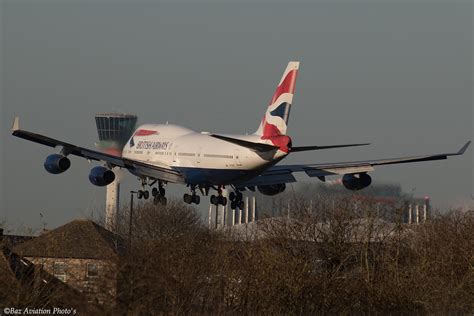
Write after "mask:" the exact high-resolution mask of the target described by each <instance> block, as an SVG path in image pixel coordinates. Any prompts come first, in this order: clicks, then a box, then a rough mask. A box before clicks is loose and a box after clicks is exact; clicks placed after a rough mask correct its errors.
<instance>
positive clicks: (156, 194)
mask: <svg viewBox="0 0 474 316" xmlns="http://www.w3.org/2000/svg"><path fill="white" fill-rule="evenodd" d="M155 182H156V180H155V181H154V182H152V183H151V184H148V182H147V180H142V190H138V192H137V195H138V199H139V200H140V199H145V200H148V198H149V197H150V192H149V191H147V190H145V186H147V185H149V186H152V185H153V184H155ZM165 194H166V191H165V188H164V183H162V182H161V181H160V182H158V188H153V189H152V190H151V195H152V196H153V204H155V205H157V204H161V205H166V203H167V202H168V200H167V199H166V197H165Z"/></svg>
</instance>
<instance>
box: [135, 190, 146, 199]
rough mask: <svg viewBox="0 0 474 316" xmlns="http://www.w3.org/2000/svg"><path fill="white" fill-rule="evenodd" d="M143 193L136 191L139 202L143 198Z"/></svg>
mask: <svg viewBox="0 0 474 316" xmlns="http://www.w3.org/2000/svg"><path fill="white" fill-rule="evenodd" d="M143 195H144V194H143V191H142V190H138V194H137V197H138V199H139V200H141V199H142V198H143Z"/></svg>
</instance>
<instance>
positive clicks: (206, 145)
mask: <svg viewBox="0 0 474 316" xmlns="http://www.w3.org/2000/svg"><path fill="white" fill-rule="evenodd" d="M298 69H299V62H296V61H292V62H290V63H288V66H287V67H286V70H285V72H284V73H283V76H282V78H281V80H280V82H279V83H278V86H277V88H276V90H275V93H274V94H273V97H272V99H271V101H270V104H269V106H268V107H267V110H266V112H265V115H264V117H263V119H262V121H261V123H260V126H259V127H258V129H257V131H256V132H255V133H253V134H250V135H221V134H214V133H208V132H195V131H193V130H191V129H189V128H186V127H182V126H178V125H172V124H145V125H141V126H140V127H138V128H137V130H136V131H135V132H134V133H133V135H132V136H131V138H130V139H129V141H128V142H127V144H126V145H125V147H124V148H123V151H122V156H114V155H110V154H107V153H103V152H100V151H96V150H91V149H87V148H83V147H79V146H76V145H73V144H70V143H66V142H63V141H61V140H57V139H53V138H50V137H47V136H43V135H40V134H36V133H32V132H29V131H26V130H22V129H20V125H19V119H18V117H16V118H15V121H14V123H13V128H12V134H13V135H14V136H17V137H20V138H24V139H26V140H30V141H33V142H36V143H40V144H42V145H46V146H50V147H53V148H54V147H59V148H60V151H59V153H55V154H52V155H49V156H48V157H47V158H46V161H45V163H44V167H45V169H46V170H47V171H48V172H49V173H52V174H59V173H62V172H64V171H66V170H67V169H69V167H70V165H71V162H70V160H69V156H70V155H75V156H79V157H83V158H86V159H88V160H95V161H99V162H102V165H99V166H96V167H94V168H92V170H91V171H90V174H89V180H90V182H91V183H92V184H94V185H97V186H106V185H109V184H110V183H112V182H113V181H114V179H115V174H114V171H113V168H116V167H119V168H125V169H127V170H128V171H130V172H131V173H132V174H134V175H136V176H138V177H139V179H140V181H141V190H139V191H138V197H139V198H144V199H148V198H149V196H150V193H149V191H148V190H147V187H150V188H151V195H152V196H153V197H154V202H155V204H158V203H161V204H166V197H165V187H166V185H167V184H168V183H181V184H185V185H187V186H188V187H189V189H190V194H185V195H184V201H185V202H186V203H189V204H191V203H195V204H199V202H200V196H199V195H198V193H200V194H201V195H203V196H208V195H209V191H210V190H211V189H213V190H215V191H216V192H217V195H211V197H210V201H211V203H212V204H214V205H226V204H227V198H226V197H224V196H223V195H222V191H223V189H225V188H226V189H231V192H230V193H229V200H230V201H231V207H232V208H237V207H238V208H243V205H242V204H243V202H242V191H245V190H251V191H255V190H256V189H257V190H258V191H260V192H261V193H262V194H266V195H275V194H278V193H281V192H283V191H284V190H285V188H286V184H287V183H292V182H295V181H296V179H295V177H294V176H293V173H295V172H304V173H306V174H307V175H308V176H309V177H317V178H318V179H320V180H321V181H325V179H326V176H332V175H342V183H343V185H344V186H345V187H346V188H347V189H349V190H360V189H363V188H365V187H367V186H369V185H370V184H371V182H372V179H371V177H370V176H369V175H368V172H370V171H373V170H374V168H375V167H376V166H381V165H389V164H398V163H408V162H421V161H429V160H440V159H446V158H447V157H448V156H456V155H462V154H463V153H464V152H465V150H466V149H467V147H468V146H469V144H470V141H469V142H467V143H466V144H465V145H464V146H463V147H462V148H461V149H460V150H459V151H458V152H454V153H441V154H434V155H422V156H412V157H401V158H392V159H379V160H366V161H356V162H339V163H332V162H331V163H317V164H296V165H280V164H278V162H280V161H281V160H282V159H284V158H285V157H287V156H288V155H289V154H292V153H296V152H302V151H308V150H322V149H329V148H340V147H351V146H363V145H368V144H345V145H329V146H302V147H298V146H293V143H292V140H291V138H290V136H288V135H287V126H288V119H289V117H290V109H291V105H292V102H293V95H294V91H295V83H296V77H297V74H298Z"/></svg>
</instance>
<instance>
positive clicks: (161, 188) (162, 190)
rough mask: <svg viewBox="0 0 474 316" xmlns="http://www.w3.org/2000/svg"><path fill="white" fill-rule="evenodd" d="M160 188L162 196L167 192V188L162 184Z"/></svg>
mask: <svg viewBox="0 0 474 316" xmlns="http://www.w3.org/2000/svg"><path fill="white" fill-rule="evenodd" d="M159 190H160V195H161V196H165V193H166V191H165V188H163V187H161V186H160V189H159Z"/></svg>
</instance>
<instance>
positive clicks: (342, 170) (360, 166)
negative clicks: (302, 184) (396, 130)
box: [239, 141, 471, 187]
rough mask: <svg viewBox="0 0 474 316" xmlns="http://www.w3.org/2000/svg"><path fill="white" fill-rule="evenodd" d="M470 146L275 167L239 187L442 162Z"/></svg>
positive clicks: (460, 153)
mask: <svg viewBox="0 0 474 316" xmlns="http://www.w3.org/2000/svg"><path fill="white" fill-rule="evenodd" d="M470 144H471V141H468V142H467V143H466V144H464V146H462V147H461V149H459V150H458V151H457V152H452V153H442V154H433V155H420V156H409V157H400V158H389V159H377V160H365V161H354V162H339V163H321V164H300V165H280V166H273V167H271V168H269V169H267V170H265V171H264V172H263V173H262V174H261V175H259V176H257V177H255V178H253V179H251V180H249V181H246V182H242V183H239V187H244V186H254V185H262V184H267V183H265V179H271V180H272V181H269V183H268V184H275V183H276V182H278V179H279V180H280V182H279V183H290V182H295V181H294V178H293V176H292V173H293V172H305V173H306V174H307V175H308V176H309V177H319V178H321V179H324V177H325V176H331V175H343V174H354V173H363V172H369V171H373V170H374V167H375V166H381V165H391V164H400V163H411V162H423V161H431V160H442V159H447V158H448V157H450V156H459V155H462V154H464V152H465V151H466V149H467V148H468V147H469V145H470ZM290 176H291V177H290ZM288 180H290V181H288Z"/></svg>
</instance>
